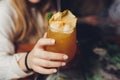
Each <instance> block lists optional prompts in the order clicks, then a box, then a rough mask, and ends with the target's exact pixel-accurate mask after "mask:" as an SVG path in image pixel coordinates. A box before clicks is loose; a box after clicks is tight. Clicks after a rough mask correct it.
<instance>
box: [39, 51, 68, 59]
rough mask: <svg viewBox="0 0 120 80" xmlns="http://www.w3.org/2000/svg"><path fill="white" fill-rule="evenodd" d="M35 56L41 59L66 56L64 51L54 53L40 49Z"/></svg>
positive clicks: (63, 57)
mask: <svg viewBox="0 0 120 80" xmlns="http://www.w3.org/2000/svg"><path fill="white" fill-rule="evenodd" d="M37 56H39V58H42V59H46V60H67V59H68V56H67V55H66V54H64V53H54V52H48V51H41V52H40V53H37Z"/></svg>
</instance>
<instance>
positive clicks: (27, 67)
mask: <svg viewBox="0 0 120 80" xmlns="http://www.w3.org/2000/svg"><path fill="white" fill-rule="evenodd" d="M28 55H29V52H27V54H26V56H25V62H24V63H25V67H26V69H27V71H32V69H30V68H29V66H28Z"/></svg>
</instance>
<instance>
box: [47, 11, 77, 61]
mask: <svg viewBox="0 0 120 80" xmlns="http://www.w3.org/2000/svg"><path fill="white" fill-rule="evenodd" d="M61 14H62V13H60V14H58V15H57V18H54V19H51V23H49V29H48V33H47V37H48V38H53V39H55V45H52V46H47V47H46V49H47V50H48V51H53V52H60V53H65V54H67V55H68V56H69V59H68V60H67V62H69V61H70V60H71V59H72V58H73V57H74V55H75V53H76V29H75V26H76V25H75V24H76V23H74V25H71V24H73V23H70V22H66V18H67V19H68V17H70V15H71V13H70V12H69V11H68V12H66V13H64V16H65V14H66V15H68V14H70V15H69V16H68V17H66V16H65V18H64V19H62V17H63V16H60V15H61ZM58 16H60V18H61V19H59V18H58ZM53 17H55V16H53ZM72 17H73V18H74V19H75V20H76V17H75V16H72ZM73 18H72V19H73ZM52 20H53V22H52ZM68 21H69V20H68ZM74 22H75V21H74Z"/></svg>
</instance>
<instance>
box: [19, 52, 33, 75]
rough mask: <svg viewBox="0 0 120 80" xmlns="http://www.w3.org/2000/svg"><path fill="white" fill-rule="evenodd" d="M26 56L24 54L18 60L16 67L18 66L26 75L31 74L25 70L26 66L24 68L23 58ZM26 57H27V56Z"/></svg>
mask: <svg viewBox="0 0 120 80" xmlns="http://www.w3.org/2000/svg"><path fill="white" fill-rule="evenodd" d="M26 55H27V53H26V54H24V55H23V56H22V57H21V58H20V60H19V61H18V65H19V66H20V68H21V69H22V70H23V71H24V72H26V73H28V72H31V71H28V70H27V68H26V66H25V57H26ZM27 57H28V56H27ZM27 65H28V64H27Z"/></svg>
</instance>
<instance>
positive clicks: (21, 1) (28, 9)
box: [11, 0, 51, 42]
mask: <svg viewBox="0 0 120 80" xmlns="http://www.w3.org/2000/svg"><path fill="white" fill-rule="evenodd" d="M11 3H12V5H13V7H14V8H15V10H16V13H17V19H16V20H15V28H16V30H15V39H16V42H20V41H22V40H24V39H25V37H26V36H29V35H30V34H33V35H34V34H35V32H37V31H38V29H37V28H38V24H37V21H36V20H37V19H35V18H34V15H33V12H32V8H33V7H34V8H35V12H36V14H35V15H37V13H41V14H42V16H43V17H44V16H45V13H46V12H47V11H49V10H50V9H49V8H50V6H51V3H50V0H41V1H40V2H39V3H37V4H32V3H30V2H29V1H28V0H11ZM43 19H44V18H43Z"/></svg>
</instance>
